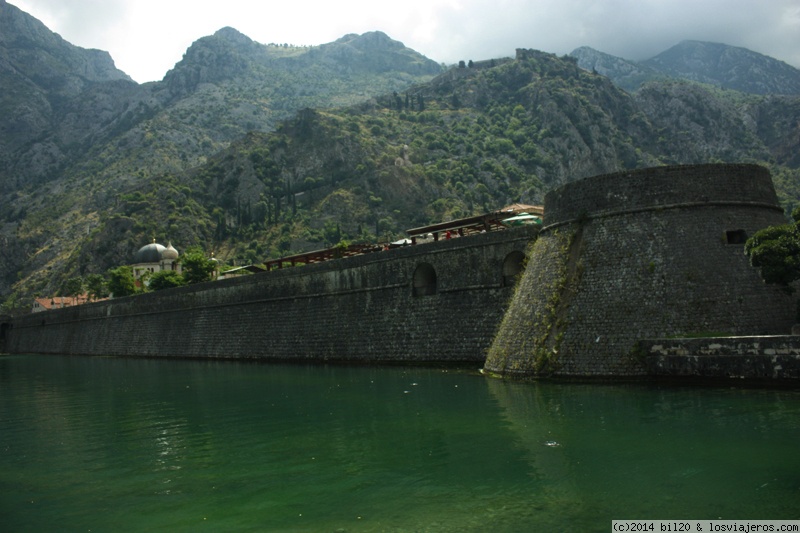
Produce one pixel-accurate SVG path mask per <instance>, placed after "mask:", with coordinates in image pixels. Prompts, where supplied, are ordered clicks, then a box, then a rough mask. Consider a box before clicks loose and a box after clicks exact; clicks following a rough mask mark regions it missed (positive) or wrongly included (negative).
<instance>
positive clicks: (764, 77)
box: [643, 41, 800, 94]
mask: <svg viewBox="0 0 800 533" xmlns="http://www.w3.org/2000/svg"><path fill="white" fill-rule="evenodd" d="M643 64H644V65H646V66H649V67H652V68H654V69H656V70H658V71H659V72H662V73H664V74H667V75H669V76H672V77H676V78H686V79H690V80H694V81H699V82H702V83H709V84H711V85H717V86H720V87H723V88H726V89H734V90H737V91H742V92H747V93H753V94H800V70H798V69H796V68H794V67H792V66H790V65H788V64H786V63H784V62H783V61H779V60H777V59H773V58H771V57H768V56H765V55H763V54H759V53H758V52H753V51H752V50H748V49H746V48H741V47H737V46H730V45H727V44H722V43H713V42H704V41H682V42H680V43H678V44H677V45H675V46H673V47H672V48H670V49H668V50H666V51H664V52H662V53H660V54H658V55H657V56H655V57H653V58H651V59H648V60H647V61H644V62H643Z"/></svg>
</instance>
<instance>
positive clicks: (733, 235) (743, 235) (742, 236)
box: [725, 229, 747, 244]
mask: <svg viewBox="0 0 800 533" xmlns="http://www.w3.org/2000/svg"><path fill="white" fill-rule="evenodd" d="M725 240H726V241H727V243H728V244H744V243H745V242H747V232H746V231H745V230H743V229H737V230H732V231H726V232H725Z"/></svg>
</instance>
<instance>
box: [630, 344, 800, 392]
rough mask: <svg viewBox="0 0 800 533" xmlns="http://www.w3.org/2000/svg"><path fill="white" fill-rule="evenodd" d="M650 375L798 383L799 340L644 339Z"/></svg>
mask: <svg viewBox="0 0 800 533" xmlns="http://www.w3.org/2000/svg"><path fill="white" fill-rule="evenodd" d="M639 353H640V354H641V357H642V358H643V361H644V364H645V366H646V367H647V370H648V373H649V374H650V375H652V376H659V377H667V378H682V379H685V378H700V379H713V380H726V381H729V380H731V379H739V380H748V381H749V382H753V381H769V382H775V383H780V382H782V381H792V382H795V383H796V381H797V380H798V379H800V337H796V336H789V335H776V336H768V337H722V338H705V339H643V340H641V341H639Z"/></svg>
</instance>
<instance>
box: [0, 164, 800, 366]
mask: <svg viewBox="0 0 800 533" xmlns="http://www.w3.org/2000/svg"><path fill="white" fill-rule="evenodd" d="M544 218H545V220H544V222H545V224H544V227H543V228H542V229H541V230H539V229H538V228H537V227H523V228H516V229H511V230H507V231H499V232H490V233H485V234H480V235H474V236H470V237H464V238H458V239H451V240H440V241H438V242H432V243H428V244H419V245H416V246H409V247H406V248H400V249H395V250H389V251H385V252H376V253H372V254H366V255H361V256H354V257H347V258H344V259H339V260H336V261H328V262H325V263H316V264H311V265H307V266H303V267H295V268H288V269H282V270H274V271H271V272H267V273H263V274H255V275H252V276H247V277H242V278H233V279H229V280H223V281H216V282H212V283H207V284H201V285H195V286H190V287H182V288H178V289H171V290H168V291H162V292H158V293H150V294H144V295H139V296H135V297H129V298H120V299H115V300H110V301H107V302H100V303H96V304H90V305H84V306H78V307H74V308H67V309H63V310H54V311H49V312H47V313H37V314H33V315H29V316H24V317H16V318H13V319H12V318H9V317H6V318H4V319H3V318H2V317H0V351H3V350H5V351H8V352H11V353H51V354H95V355H123V356H151V357H216V358H259V359H268V360H277V361H289V360H295V361H296V360H301V361H314V362H320V361H353V362H413V363H416V362H447V363H470V364H472V363H474V364H475V366H476V368H477V367H480V366H483V367H484V369H485V370H486V371H488V372H490V373H496V374H501V375H503V376H517V377H536V376H563V377H576V376H578V377H588V376H593V377H598V376H599V377H609V376H615V377H619V376H633V377H636V376H643V375H647V374H651V375H670V376H687V375H695V376H697V375H706V376H712V375H713V376H732V375H742V376H746V375H750V376H757V377H760V376H773V377H774V376H777V377H781V376H783V377H794V378H800V355H798V354H800V341H798V340H797V338H792V337H787V338H786V339H785V340H786V342H788V343H789V345H791V347H790V348H786V346H783V344H785V342H784V340H780V341H778V340H775V341H774V342H773V341H770V340H764V339H762V338H757V337H752V336H756V335H762V336H763V335H767V336H771V335H789V333H790V331H791V327H792V325H793V323H794V321H795V315H796V313H795V311H796V308H795V299H794V298H793V297H791V296H789V295H788V294H786V293H785V292H783V291H782V290H780V288H777V287H774V286H769V285H766V284H764V282H763V281H762V280H761V278H760V276H759V273H758V271H757V270H756V269H754V268H752V267H751V266H750V265H749V264H748V261H747V258H746V256H745V255H744V253H743V247H744V241H745V240H746V239H747V238H748V237H749V236H751V235H752V234H753V233H754V232H755V231H757V230H759V229H761V228H764V227H767V226H769V225H774V224H781V223H784V222H786V219H785V217H784V214H783V212H782V209H781V208H780V206H779V205H778V201H777V198H776V194H775V190H774V188H773V185H772V181H771V179H770V175H769V172H768V171H767V170H766V169H764V168H762V167H759V166H755V165H694V166H676V167H657V168H651V169H644V170H636V171H630V172H620V173H615V174H608V175H602V176H596V177H592V178H587V179H584V180H580V181H576V182H572V183H569V184H567V185H565V186H563V187H561V188H559V189H557V190H554V191H551V192H550V193H548V195H547V196H546V198H545V215H544ZM526 256H527V266H526V267H524V271H523V264H524V262H525V258H526ZM519 272H522V274H521V276H519V280H518V281H516V279H515V278H516V277H517V276H516V274H517V273H519ZM515 281H516V286H515V285H514V283H515ZM695 336H700V337H709V336H714V337H728V338H729V340H720V339H707V340H705V341H702V343H701V344H697V343H696V342H695V343H692V342H687V340H686V339H688V338H691V337H695ZM738 336H751V337H749V339H745V338H743V337H738ZM730 338H733V339H734V340H730ZM648 339H651V341H648ZM736 339H738V340H736ZM793 339H794V340H793ZM775 342H778V344H775ZM731 343H733V344H731ZM781 343H783V344H781ZM695 344H697V346H695ZM728 344H730V345H731V346H734V345H735V350H734V349H733V348H730V349H728V348H726V349H725V350H723V351H720V350H721V349H720V348H717V347H716V346H717V345H719V346H723V347H724V346H727V345H728ZM742 346H745V347H746V348H742ZM787 346H788V345H787ZM795 348H796V349H795ZM687 350H690V351H691V350H694V351H695V352H696V353H689V352H687ZM740 352H741V353H747V354H749V355H748V357H749V358H750V359H749V360H748V361H749V362H748V361H744V360H743V359H742V358H741V357H736V356H737V355H739V354H740ZM487 354H488V356H487ZM701 356H702V357H701ZM776 357H777V358H776ZM781 358H782V359H781ZM739 367H741V370H732V369H735V368H739ZM787 368H791V369H792V370H790V371H789V372H788V373H787V371H786V369H787ZM790 374H791V376H790Z"/></svg>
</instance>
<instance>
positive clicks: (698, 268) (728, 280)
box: [486, 165, 795, 377]
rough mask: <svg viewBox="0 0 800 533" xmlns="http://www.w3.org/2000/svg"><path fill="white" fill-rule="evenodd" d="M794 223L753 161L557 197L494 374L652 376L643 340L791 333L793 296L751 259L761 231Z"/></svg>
mask: <svg viewBox="0 0 800 533" xmlns="http://www.w3.org/2000/svg"><path fill="white" fill-rule="evenodd" d="M785 222H786V219H785V217H784V214H783V212H782V209H781V208H780V206H779V205H778V202H777V197H776V195H775V191H774V188H773V186H772V181H771V179H770V176H769V172H768V171H767V170H766V169H764V168H762V167H758V166H755V165H694V166H680V167H658V168H653V169H645V170H638V171H632V172H621V173H616V174H608V175H603V176H596V177H593V178H587V179H584V180H581V181H577V182H572V183H569V184H567V185H565V186H564V187H562V188H560V189H557V190H555V191H552V192H551V193H549V194H548V195H547V196H546V197H545V225H544V228H543V229H542V231H541V233H540V236H539V239H538V240H537V241H536V243H535V245H534V246H533V250H532V252H531V253H530V259H529V261H528V266H527V269H526V271H525V273H524V275H523V279H522V280H521V282H520V284H519V287H518V290H517V292H516V294H515V295H514V298H513V300H512V302H511V304H510V307H509V310H508V312H507V313H506V316H505V318H504V320H503V322H502V324H501V327H500V330H499V333H498V335H497V339H496V341H495V342H494V344H493V345H492V347H491V349H490V350H489V355H488V358H487V361H486V369H487V370H489V371H491V372H495V373H500V374H503V375H510V376H522V377H525V376H541V375H550V376H581V377H584V376H637V375H646V374H647V372H648V369H647V368H646V365H645V364H644V363H643V361H642V359H641V358H640V357H637V341H638V340H639V339H642V338H664V337H675V336H684V335H704V336H710V335H716V336H727V335H778V334H784V335H788V334H789V332H790V331H791V327H792V324H793V323H794V315H795V302H794V299H793V298H792V297H790V296H788V295H787V294H786V293H784V292H783V291H781V290H780V289H779V288H777V287H773V286H768V285H765V284H764V282H763V281H762V280H761V278H760V275H759V273H758V271H757V270H756V269H754V268H752V267H751V266H750V265H749V263H748V260H747V257H746V256H745V255H744V253H743V248H744V241H745V240H746V239H747V237H749V236H751V235H752V234H753V233H754V232H755V231H757V230H759V229H761V228H764V227H767V226H770V225H774V224H781V223H785Z"/></svg>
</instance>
